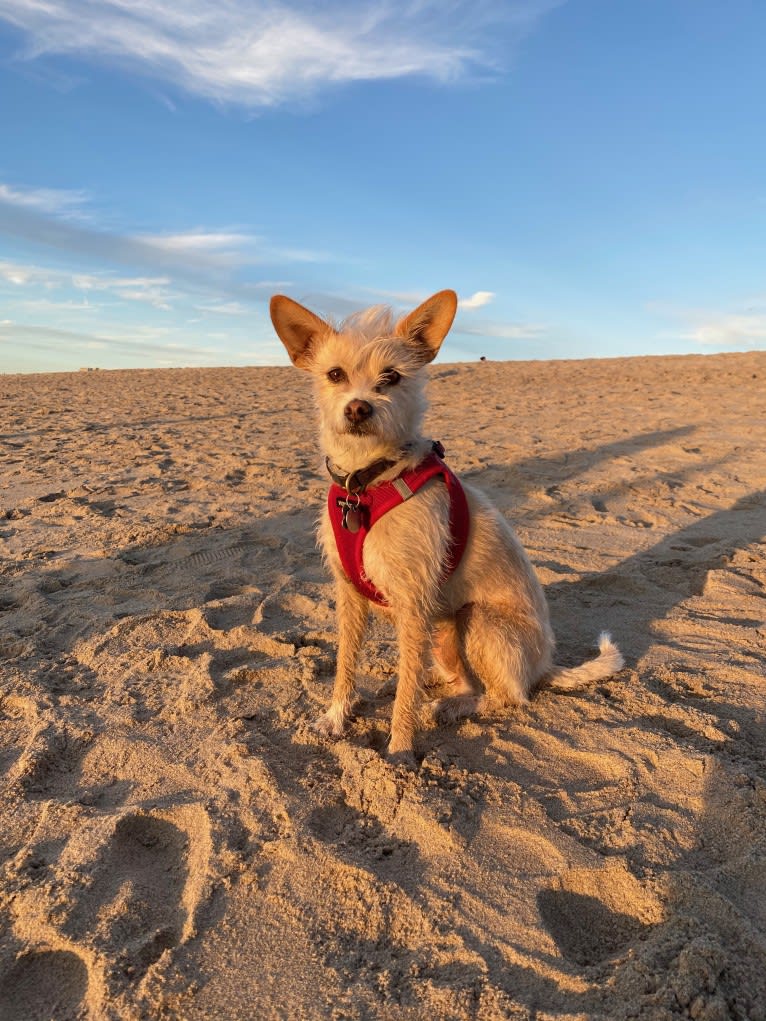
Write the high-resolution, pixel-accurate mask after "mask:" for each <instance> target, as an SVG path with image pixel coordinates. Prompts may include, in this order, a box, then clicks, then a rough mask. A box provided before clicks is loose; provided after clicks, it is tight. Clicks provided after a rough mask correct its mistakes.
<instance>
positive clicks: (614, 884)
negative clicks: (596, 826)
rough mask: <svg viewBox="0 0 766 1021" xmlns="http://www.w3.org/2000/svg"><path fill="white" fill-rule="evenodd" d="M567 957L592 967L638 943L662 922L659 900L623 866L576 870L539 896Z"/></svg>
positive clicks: (549, 925)
mask: <svg viewBox="0 0 766 1021" xmlns="http://www.w3.org/2000/svg"><path fill="white" fill-rule="evenodd" d="M537 908H538V911H539V912H540V917H541V919H542V921H543V924H544V925H545V927H546V929H547V930H548V932H549V933H550V934H551V936H552V937H553V941H554V943H555V944H556V946H557V947H558V948H559V950H560V952H561V954H562V955H563V956H564V957H566V958H567V959H568V960H570V961H572V962H573V963H574V964H579V965H581V966H583V967H588V966H589V965H592V964H598V963H599V962H600V961H604V960H606V959H607V958H609V957H612V956H614V955H615V954H617V953H619V951H621V950H623V949H624V948H625V947H627V946H629V945H631V944H634V943H635V942H636V941H637V940H639V939H640V938H641V937H642V935H644V934H646V933H647V932H648V931H649V930H650V929H651V927H652V926H653V925H655V924H656V923H657V922H659V921H661V918H662V911H661V907H660V905H659V903H658V902H656V901H655V900H654V898H653V897H652V895H651V894H650V893H648V892H647V891H646V890H645V889H644V888H643V887H642V886H641V884H640V883H639V882H638V880H636V879H635V878H634V877H633V876H632V875H631V874H630V873H629V872H627V871H626V870H625V869H624V868H622V867H620V866H617V865H615V866H609V867H607V868H605V869H571V870H569V871H568V872H566V873H565V874H564V875H563V876H561V877H559V879H558V880H557V882H556V884H555V885H554V886H551V887H548V888H547V889H545V890H541V891H540V893H539V894H538V895H537Z"/></svg>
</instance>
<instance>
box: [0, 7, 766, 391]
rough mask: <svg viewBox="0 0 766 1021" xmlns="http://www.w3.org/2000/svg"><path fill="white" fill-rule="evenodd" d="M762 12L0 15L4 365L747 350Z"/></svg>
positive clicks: (760, 321)
mask: <svg viewBox="0 0 766 1021" xmlns="http://www.w3.org/2000/svg"><path fill="white" fill-rule="evenodd" d="M765 51H766V4H764V3H763V2H762V0H727V2H726V3H723V2H721V0H618V2H616V0H399V2H394V0H381V2H374V3H371V2H368V0H323V2H321V3H320V2H316V0H302V2H293V0H286V2H268V3H267V2H261V0H217V2H215V3H212V2H209V0H208V2H203V0H185V2H184V3H183V4H180V3H178V2H177V0H172V2H171V0H113V2H110V3H107V2H100V0H45V2H44V3H43V2H40V0H0V372H38V371H65V370H70V369H78V368H81V367H85V366H91V367H99V368H133V367H146V368H157V367H165V366H180V365H184V366H186V365H201V366H212V365H235V366H237V365H273V364H287V362H288V359H287V355H286V353H285V352H284V350H283V348H282V346H281V344H280V343H279V341H278V340H277V338H276V337H275V335H274V333H273V329H272V327H271V323H270V320H269V315H268V299H269V297H270V296H271V294H273V293H286V294H288V295H290V296H291V297H293V298H295V299H296V300H297V301H300V302H301V303H302V304H305V305H308V306H309V307H310V308H312V309H313V310H314V311H316V312H318V313H319V314H321V315H325V316H332V317H335V318H342V317H343V316H344V315H346V314H348V313H349V312H351V311H353V310H355V309H358V308H362V307H366V306H368V305H371V304H378V303H387V304H391V305H393V306H394V307H395V308H396V309H401V310H402V312H404V311H407V310H409V309H411V308H413V307H414V306H415V305H416V304H418V303H419V302H420V301H422V300H424V299H425V298H426V297H428V296H429V295H430V294H432V293H433V292H435V291H438V290H441V289H443V288H447V287H451V288H454V289H455V290H456V291H457V292H458V295H459V297H460V305H459V310H458V315H457V319H456V322H455V325H454V327H453V330H452V332H451V334H450V335H449V337H448V338H447V340H446V341H445V344H444V346H443V349H442V354H441V356H440V357H441V360H445V361H450V360H452V361H457V360H475V359H477V358H478V357H480V356H482V355H483V356H485V357H487V358H496V359H529V358H531V359H538V358H584V357H613V356H621V355H637V354H666V353H683V354H685V353H700V352H710V353H712V352H719V351H738V350H754V349H761V350H762V349H764V348H765V347H766V130H764V120H765V117H764V114H765V112H766V111H765V109H764V107H765V106H766V60H764V58H763V53H764V52H765Z"/></svg>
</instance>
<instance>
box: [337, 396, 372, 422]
mask: <svg viewBox="0 0 766 1021" xmlns="http://www.w3.org/2000/svg"><path fill="white" fill-rule="evenodd" d="M343 414H344V415H345V416H346V418H347V419H348V420H349V422H351V423H352V424H353V425H359V423H360V422H364V421H365V419H367V418H369V417H370V415H371V414H372V405H371V404H370V403H368V402H367V401H359V400H353V401H349V402H348V404H347V405H346V407H345V410H344V412H343Z"/></svg>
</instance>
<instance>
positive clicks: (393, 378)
mask: <svg viewBox="0 0 766 1021" xmlns="http://www.w3.org/2000/svg"><path fill="white" fill-rule="evenodd" d="M401 378H402V377H401V375H400V374H399V373H398V372H397V371H396V369H386V370H385V372H383V373H382V374H381V376H380V383H381V385H382V386H396V384H397V383H398V382H399V380H400V379H401Z"/></svg>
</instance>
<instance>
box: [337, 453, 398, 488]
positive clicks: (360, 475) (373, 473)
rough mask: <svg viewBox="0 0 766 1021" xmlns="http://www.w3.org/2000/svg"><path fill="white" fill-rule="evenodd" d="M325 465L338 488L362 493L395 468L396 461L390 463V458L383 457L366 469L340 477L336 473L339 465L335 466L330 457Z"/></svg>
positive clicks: (358, 469) (359, 469)
mask: <svg viewBox="0 0 766 1021" xmlns="http://www.w3.org/2000/svg"><path fill="white" fill-rule="evenodd" d="M325 464H326V466H327V471H328V472H329V473H330V478H331V479H332V480H333V482H334V483H335V484H336V486H342V487H343V489H345V490H346V492H347V493H360V492H362V491H363V490H364V489H366V488H367V487H368V486H369V484H370V483H371V482H374V481H375V479H377V477H378V476H379V475H382V474H383V472H384V471H388V469H389V468H393V466H394V465H395V464H396V461H389V460H388V458H385V457H381V458H380V459H379V460H377V461H373V462H372V464H368V465H367V467H366V468H357V470H356V471H355V472H349V473H348V475H340V474H339V473H338V472H336V471H335V467H337V465H336V466H333V464H332V461H331V460H330V458H329V457H326V458H325Z"/></svg>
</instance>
